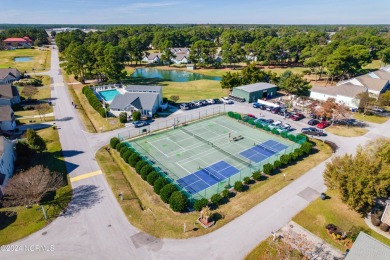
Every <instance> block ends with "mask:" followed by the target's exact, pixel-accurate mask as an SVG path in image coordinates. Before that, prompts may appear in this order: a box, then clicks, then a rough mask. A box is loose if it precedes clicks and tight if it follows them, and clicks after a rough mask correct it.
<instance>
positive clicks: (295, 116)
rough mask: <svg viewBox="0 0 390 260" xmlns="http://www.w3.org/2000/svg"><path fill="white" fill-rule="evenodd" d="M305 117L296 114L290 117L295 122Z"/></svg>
mask: <svg viewBox="0 0 390 260" xmlns="http://www.w3.org/2000/svg"><path fill="white" fill-rule="evenodd" d="M304 117H305V116H304V115H302V114H299V113H296V114H294V115H292V116H290V119H292V120H293V121H299V120H301V119H302V118H304Z"/></svg>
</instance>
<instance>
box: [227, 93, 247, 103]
mask: <svg viewBox="0 0 390 260" xmlns="http://www.w3.org/2000/svg"><path fill="white" fill-rule="evenodd" d="M229 98H230V99H232V100H235V101H238V102H245V98H242V97H237V96H233V95H232V94H230V95H229Z"/></svg>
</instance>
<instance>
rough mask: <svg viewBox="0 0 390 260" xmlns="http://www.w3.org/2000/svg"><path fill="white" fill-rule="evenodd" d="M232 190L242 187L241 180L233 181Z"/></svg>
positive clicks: (238, 189)
mask: <svg viewBox="0 0 390 260" xmlns="http://www.w3.org/2000/svg"><path fill="white" fill-rule="evenodd" d="M233 187H234V190H235V191H242V189H243V188H244V185H243V184H242V182H241V181H236V182H235V183H234V186H233Z"/></svg>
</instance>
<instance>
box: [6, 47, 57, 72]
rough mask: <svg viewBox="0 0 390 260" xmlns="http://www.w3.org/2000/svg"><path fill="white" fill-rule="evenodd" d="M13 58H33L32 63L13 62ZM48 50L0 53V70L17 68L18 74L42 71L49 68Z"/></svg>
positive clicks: (22, 50)
mask: <svg viewBox="0 0 390 260" xmlns="http://www.w3.org/2000/svg"><path fill="white" fill-rule="evenodd" d="M15 57H33V60H32V61H28V62H15V61H14V58H15ZM50 63H51V51H50V49H47V50H44V51H41V50H38V49H17V50H13V51H0V68H9V67H11V68H17V69H18V70H19V71H20V72H25V71H27V72H32V71H33V68H34V69H35V70H34V71H43V70H47V69H49V68H50Z"/></svg>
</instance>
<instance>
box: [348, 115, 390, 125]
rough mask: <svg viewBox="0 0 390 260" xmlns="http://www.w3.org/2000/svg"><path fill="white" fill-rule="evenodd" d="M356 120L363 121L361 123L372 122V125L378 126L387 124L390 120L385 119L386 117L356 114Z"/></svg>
mask: <svg viewBox="0 0 390 260" xmlns="http://www.w3.org/2000/svg"><path fill="white" fill-rule="evenodd" d="M353 117H354V118H356V119H358V120H361V121H365V122H370V123H376V124H383V123H385V122H386V121H387V120H389V118H388V117H384V116H377V115H371V116H369V115H363V114H361V113H355V114H354V115H353Z"/></svg>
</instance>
